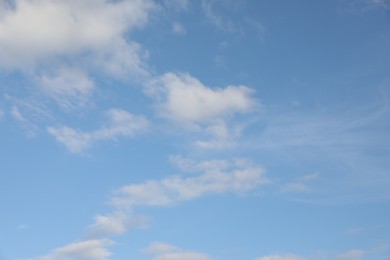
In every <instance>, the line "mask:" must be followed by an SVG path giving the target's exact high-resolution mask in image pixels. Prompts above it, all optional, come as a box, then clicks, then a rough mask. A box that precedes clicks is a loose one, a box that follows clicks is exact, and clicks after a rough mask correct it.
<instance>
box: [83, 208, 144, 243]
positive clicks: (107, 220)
mask: <svg viewBox="0 0 390 260" xmlns="http://www.w3.org/2000/svg"><path fill="white" fill-rule="evenodd" d="M148 222H149V218H148V217H146V216H134V215H131V214H129V213H125V212H122V211H116V212H113V213H111V214H107V215H97V216H96V217H95V223H94V224H92V225H91V226H89V228H88V231H89V232H88V233H89V237H107V236H111V235H122V234H124V233H126V232H127V231H128V230H129V229H131V228H139V227H146V226H147V224H148Z"/></svg>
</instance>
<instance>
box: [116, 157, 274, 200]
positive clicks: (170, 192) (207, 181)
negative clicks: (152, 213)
mask: <svg viewBox="0 0 390 260" xmlns="http://www.w3.org/2000/svg"><path fill="white" fill-rule="evenodd" d="M224 163H226V164H227V165H228V166H227V167H226V168H225V169H223V170H220V169H217V168H208V167H204V166H202V165H196V164H195V165H194V167H195V168H200V169H203V172H202V173H201V174H200V175H197V176H194V177H181V176H179V175H174V176H171V177H168V178H165V179H162V180H158V181H157V180H149V181H146V182H144V183H141V184H131V185H126V186H124V187H122V188H121V189H120V190H119V191H118V192H117V195H116V196H115V197H113V198H112V204H113V205H115V206H117V207H123V208H133V207H135V206H169V205H174V204H178V203H181V202H184V201H188V200H193V199H196V198H199V197H202V196H205V195H212V194H221V193H227V192H236V193H243V192H248V191H251V190H253V189H255V188H257V187H258V186H259V185H261V184H266V183H268V182H269V181H268V179H267V178H266V177H265V175H264V171H263V169H262V168H261V167H259V166H257V165H252V164H250V163H249V162H247V161H243V160H235V161H233V162H228V161H225V162H224ZM203 165H207V164H203Z"/></svg>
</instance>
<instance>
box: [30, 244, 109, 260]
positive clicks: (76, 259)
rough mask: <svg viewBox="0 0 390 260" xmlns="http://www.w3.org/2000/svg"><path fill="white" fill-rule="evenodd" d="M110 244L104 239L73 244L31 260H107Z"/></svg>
mask: <svg viewBox="0 0 390 260" xmlns="http://www.w3.org/2000/svg"><path fill="white" fill-rule="evenodd" d="M112 243H113V242H112V241H110V240H106V239H103V240H86V241H81V242H75V243H72V244H69V245H66V246H63V247H60V248H57V249H54V250H53V251H52V252H51V253H50V254H48V255H45V256H41V257H37V258H33V259H31V260H70V259H72V260H107V259H109V257H110V256H111V252H110V251H109V250H108V249H107V247H108V246H110V245H111V244H112Z"/></svg>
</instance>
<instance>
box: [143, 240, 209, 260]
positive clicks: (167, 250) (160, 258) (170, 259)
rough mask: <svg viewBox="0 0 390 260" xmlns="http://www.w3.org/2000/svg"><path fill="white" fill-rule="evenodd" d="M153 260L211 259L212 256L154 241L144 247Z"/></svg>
mask: <svg viewBox="0 0 390 260" xmlns="http://www.w3.org/2000/svg"><path fill="white" fill-rule="evenodd" d="M144 251H145V252H146V253H148V254H149V255H150V257H151V258H150V259H151V260H178V259H180V260H211V259H212V258H211V257H210V256H209V255H207V254H205V253H200V252H194V251H188V250H184V249H181V248H179V247H176V246H172V245H169V244H166V243H163V242H153V243H152V244H150V246H148V247H147V248H145V249H144Z"/></svg>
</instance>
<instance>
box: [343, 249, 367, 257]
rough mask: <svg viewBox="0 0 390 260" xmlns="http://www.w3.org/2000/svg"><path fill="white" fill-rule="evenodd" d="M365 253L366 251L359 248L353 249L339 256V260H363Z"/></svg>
mask: <svg viewBox="0 0 390 260" xmlns="http://www.w3.org/2000/svg"><path fill="white" fill-rule="evenodd" d="M364 255H365V251H363V250H359V249H352V250H350V251H348V252H345V253H343V254H340V255H338V256H337V258H336V259H337V260H361V259H363V257H364Z"/></svg>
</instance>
